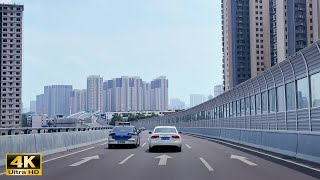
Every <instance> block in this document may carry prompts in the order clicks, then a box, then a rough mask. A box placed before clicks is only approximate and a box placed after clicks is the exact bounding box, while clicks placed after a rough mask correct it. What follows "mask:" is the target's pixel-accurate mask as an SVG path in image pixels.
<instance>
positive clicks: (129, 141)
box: [108, 126, 140, 149]
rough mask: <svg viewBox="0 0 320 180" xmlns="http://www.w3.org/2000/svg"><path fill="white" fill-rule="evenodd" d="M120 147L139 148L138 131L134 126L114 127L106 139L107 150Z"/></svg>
mask: <svg viewBox="0 0 320 180" xmlns="http://www.w3.org/2000/svg"><path fill="white" fill-rule="evenodd" d="M120 145H130V146H133V147H135V148H137V147H138V146H140V131H139V130H137V129H136V128H135V127H134V126H115V127H114V128H113V129H112V131H111V132H110V134H109V137H108V148H109V149H111V148H113V147H115V146H120Z"/></svg>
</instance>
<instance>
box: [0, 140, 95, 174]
mask: <svg viewBox="0 0 320 180" xmlns="http://www.w3.org/2000/svg"><path fill="white" fill-rule="evenodd" d="M100 145H101V144H100ZM96 147H98V146H93V147H89V148H86V149H82V150H80V151H76V152H72V153H69V154H65V155H63V156H58V157H55V158H52V159H48V160H45V161H42V164H44V163H47V162H50V161H54V160H57V159H61V158H64V157H67V156H71V155H74V154H78V153H81V152H83V151H88V150H90V149H93V148H96ZM64 152H66V151H64ZM4 174H6V172H3V173H0V176H1V175H4Z"/></svg>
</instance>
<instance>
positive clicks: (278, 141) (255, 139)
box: [178, 127, 320, 163]
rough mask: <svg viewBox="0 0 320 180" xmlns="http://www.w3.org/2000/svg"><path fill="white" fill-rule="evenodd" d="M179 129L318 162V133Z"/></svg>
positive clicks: (319, 156) (319, 157)
mask: <svg viewBox="0 0 320 180" xmlns="http://www.w3.org/2000/svg"><path fill="white" fill-rule="evenodd" d="M178 129H179V131H182V132H185V133H190V134H195V135H202V136H206V137H210V138H216V139H221V140H227V141H231V142H236V143H239V144H243V145H247V146H251V147H255V148H259V149H263V150H266V151H270V152H274V153H278V154H282V155H286V156H291V157H295V158H299V159H303V160H307V161H311V162H315V163H320V143H319V142H320V134H319V133H318V134H316V133H311V132H306V133H304V132H281V131H259V130H244V129H241V130H238V129H227V128H189V127H188V128H178Z"/></svg>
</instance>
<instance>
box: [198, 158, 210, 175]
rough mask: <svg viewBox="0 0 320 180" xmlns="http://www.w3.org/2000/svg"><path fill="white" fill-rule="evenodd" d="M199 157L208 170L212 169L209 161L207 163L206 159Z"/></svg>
mask: <svg viewBox="0 0 320 180" xmlns="http://www.w3.org/2000/svg"><path fill="white" fill-rule="evenodd" d="M199 159H200V161H201V162H202V163H203V164H204V165H205V166H206V167H207V169H208V170H209V171H211V172H212V171H213V168H212V167H211V166H210V164H209V163H207V161H206V160H204V159H203V158H202V157H201V158H199Z"/></svg>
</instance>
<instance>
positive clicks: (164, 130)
mask: <svg viewBox="0 0 320 180" xmlns="http://www.w3.org/2000/svg"><path fill="white" fill-rule="evenodd" d="M149 134H151V136H150V138H149V152H153V151H154V149H155V148H157V147H175V148H177V151H178V152H181V142H182V139H181V136H180V134H179V133H178V131H177V128H176V127H175V126H157V127H155V128H154V130H153V132H149Z"/></svg>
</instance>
